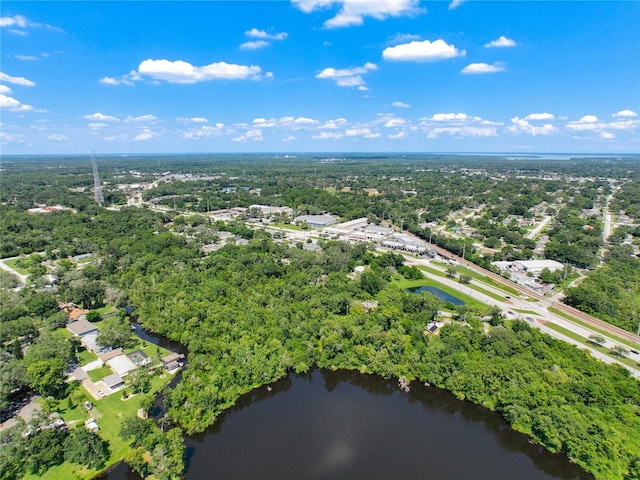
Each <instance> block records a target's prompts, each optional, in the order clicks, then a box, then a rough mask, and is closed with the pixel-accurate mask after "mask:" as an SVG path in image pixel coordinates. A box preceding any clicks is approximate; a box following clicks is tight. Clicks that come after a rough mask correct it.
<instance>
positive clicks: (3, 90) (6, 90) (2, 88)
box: [0, 85, 13, 93]
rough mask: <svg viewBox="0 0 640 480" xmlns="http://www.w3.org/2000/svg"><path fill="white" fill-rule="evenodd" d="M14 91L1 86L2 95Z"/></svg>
mask: <svg viewBox="0 0 640 480" xmlns="http://www.w3.org/2000/svg"><path fill="white" fill-rule="evenodd" d="M12 92H13V90H11V88H9V87H7V86H6V85H0V93H12Z"/></svg>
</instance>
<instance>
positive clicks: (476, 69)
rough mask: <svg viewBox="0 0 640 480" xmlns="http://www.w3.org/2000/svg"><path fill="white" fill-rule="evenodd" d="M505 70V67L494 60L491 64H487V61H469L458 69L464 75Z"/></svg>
mask: <svg viewBox="0 0 640 480" xmlns="http://www.w3.org/2000/svg"><path fill="white" fill-rule="evenodd" d="M505 70H506V68H505V66H504V64H503V63H501V62H495V63H494V64H493V65H489V64H488V63H470V64H469V65H467V66H466V67H464V68H463V69H462V70H460V72H461V73H464V74H465V75H475V74H482V73H497V72H504V71H505Z"/></svg>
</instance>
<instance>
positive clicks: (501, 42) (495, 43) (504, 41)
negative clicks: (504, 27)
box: [484, 35, 518, 48]
mask: <svg viewBox="0 0 640 480" xmlns="http://www.w3.org/2000/svg"><path fill="white" fill-rule="evenodd" d="M516 45H518V44H517V43H516V42H515V41H514V40H511V39H510V38H507V37H505V36H504V35H501V36H500V37H498V38H497V39H496V40H492V41H490V42H489V43H486V44H485V46H484V47H485V48H493V47H515V46H516Z"/></svg>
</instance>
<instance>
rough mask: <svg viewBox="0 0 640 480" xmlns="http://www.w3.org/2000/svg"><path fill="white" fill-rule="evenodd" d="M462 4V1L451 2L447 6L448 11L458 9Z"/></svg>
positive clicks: (454, 0)
mask: <svg viewBox="0 0 640 480" xmlns="http://www.w3.org/2000/svg"><path fill="white" fill-rule="evenodd" d="M463 3H464V0H453V1H452V2H451V3H450V4H449V10H453V9H454V8H458V7H459V6H460V5H462V4H463Z"/></svg>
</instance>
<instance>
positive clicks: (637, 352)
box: [629, 350, 640, 355]
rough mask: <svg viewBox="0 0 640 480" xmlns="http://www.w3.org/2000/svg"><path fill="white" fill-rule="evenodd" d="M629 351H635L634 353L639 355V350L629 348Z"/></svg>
mask: <svg viewBox="0 0 640 480" xmlns="http://www.w3.org/2000/svg"><path fill="white" fill-rule="evenodd" d="M629 351H630V352H631V353H635V354H636V355H640V352H639V351H638V350H629Z"/></svg>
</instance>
